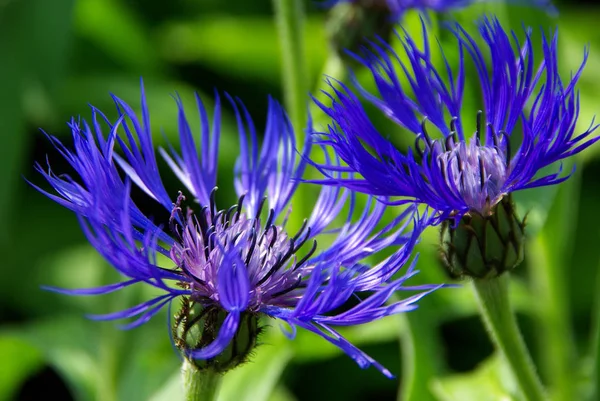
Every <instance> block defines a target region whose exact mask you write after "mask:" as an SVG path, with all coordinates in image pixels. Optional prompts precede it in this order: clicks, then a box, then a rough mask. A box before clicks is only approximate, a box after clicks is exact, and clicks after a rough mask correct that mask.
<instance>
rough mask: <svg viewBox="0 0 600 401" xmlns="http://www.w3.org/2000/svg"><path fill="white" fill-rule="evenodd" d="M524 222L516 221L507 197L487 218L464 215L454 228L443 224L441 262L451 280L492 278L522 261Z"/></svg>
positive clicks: (471, 213)
mask: <svg viewBox="0 0 600 401" xmlns="http://www.w3.org/2000/svg"><path fill="white" fill-rule="evenodd" d="M524 234H525V219H523V220H519V218H518V216H517V214H516V213H515V206H514V203H513V202H512V198H511V196H510V195H509V196H505V197H504V198H502V200H501V201H500V202H498V203H497V204H496V205H495V206H494V207H493V208H492V209H491V210H490V213H489V214H487V215H485V216H484V215H482V214H480V213H478V212H473V211H471V212H469V213H467V214H465V215H464V216H463V217H462V219H461V220H460V221H459V223H458V225H457V226H456V227H453V221H452V220H447V221H444V222H443V223H442V225H441V230H440V242H441V250H440V254H441V258H442V261H443V262H444V264H445V266H446V268H447V270H448V273H449V274H450V276H451V277H453V278H462V277H465V276H468V277H473V278H493V277H497V276H499V275H501V274H502V273H504V272H505V271H510V270H512V269H514V268H515V267H517V266H518V265H519V264H520V263H521V262H522V261H523V253H524V241H525V235H524Z"/></svg>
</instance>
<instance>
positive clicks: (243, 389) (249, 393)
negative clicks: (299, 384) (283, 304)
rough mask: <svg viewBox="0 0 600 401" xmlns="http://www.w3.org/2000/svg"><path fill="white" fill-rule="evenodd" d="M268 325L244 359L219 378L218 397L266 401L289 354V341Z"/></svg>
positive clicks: (232, 400)
mask: <svg viewBox="0 0 600 401" xmlns="http://www.w3.org/2000/svg"><path fill="white" fill-rule="evenodd" d="M272 331H278V330H277V329H272V328H271V329H268V332H267V333H265V334H264V338H263V344H262V345H260V346H259V347H258V348H256V350H255V351H254V353H255V356H253V357H252V358H251V359H250V361H249V362H248V363H246V364H245V365H242V366H240V367H238V368H236V369H234V370H232V371H231V372H228V373H227V374H226V375H225V377H224V378H223V383H222V385H221V389H220V391H219V396H218V397H217V400H218V401H267V400H268V399H269V397H270V395H271V394H272V393H273V389H274V388H275V387H276V386H277V384H278V383H279V378H280V377H281V374H282V373H283V370H284V368H285V367H286V365H287V363H288V362H289V361H290V360H291V358H292V355H293V350H292V346H291V344H290V341H288V340H287V339H286V338H282V337H283V336H282V335H281V333H277V332H276V333H271V332H272Z"/></svg>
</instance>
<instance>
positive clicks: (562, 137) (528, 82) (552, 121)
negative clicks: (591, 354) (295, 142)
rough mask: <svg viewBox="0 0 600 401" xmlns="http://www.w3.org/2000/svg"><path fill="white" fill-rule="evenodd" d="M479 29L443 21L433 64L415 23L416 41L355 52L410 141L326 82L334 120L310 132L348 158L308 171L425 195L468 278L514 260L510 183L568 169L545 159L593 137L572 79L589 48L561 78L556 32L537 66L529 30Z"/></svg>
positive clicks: (517, 250) (403, 198)
mask: <svg viewBox="0 0 600 401" xmlns="http://www.w3.org/2000/svg"><path fill="white" fill-rule="evenodd" d="M478 28H479V29H478V32H479V38H474V37H472V36H471V35H469V34H468V33H467V32H466V30H465V29H463V27H461V26H460V25H459V24H455V25H453V28H451V31H452V33H453V35H454V36H455V37H456V39H457V41H458V45H457V46H456V47H455V48H453V49H452V51H453V52H454V54H455V55H456V56H457V57H456V59H457V60H456V59H453V60H456V61H453V62H450V61H449V60H448V59H447V58H446V56H445V55H444V51H443V50H442V57H441V59H442V60H443V61H442V63H441V65H437V64H436V63H435V62H434V61H433V59H432V52H431V49H430V48H429V45H428V38H427V30H426V26H425V24H423V33H424V40H423V42H424V45H423V48H422V49H420V48H419V47H418V46H417V44H416V43H415V41H414V39H413V38H411V37H410V36H409V35H408V34H406V33H404V34H402V35H398V36H399V39H400V40H401V42H402V46H403V50H404V52H403V54H402V58H400V57H399V56H398V55H396V54H395V53H394V51H393V50H392V49H391V47H390V46H389V45H388V44H386V43H385V42H383V41H380V42H379V43H372V45H371V46H370V48H369V49H365V52H364V54H363V55H360V56H359V55H355V57H356V59H357V60H358V61H360V62H361V63H362V64H363V65H364V66H365V67H367V68H368V69H369V70H370V72H371V74H372V76H373V78H374V82H375V85H376V87H377V92H378V93H377V94H372V93H370V92H369V91H367V90H366V89H365V88H364V87H361V86H360V85H359V84H358V83H356V86H357V90H358V92H360V94H361V95H362V96H364V97H365V98H366V99H367V100H368V101H369V102H370V103H371V104H373V105H375V106H376V107H377V108H378V109H379V110H381V111H382V112H383V113H384V114H385V115H386V116H387V117H388V118H390V119H391V120H392V121H393V122H395V123H396V124H398V125H399V126H400V127H402V128H404V129H406V130H407V131H409V132H411V133H412V134H414V135H415V146H414V148H412V149H409V150H408V152H406V153H403V152H401V151H400V150H398V149H397V148H396V147H395V146H394V145H393V144H392V142H391V141H390V140H388V139H386V138H385V137H384V135H382V134H380V133H379V132H378V131H377V129H376V128H375V127H374V125H373V124H372V123H371V121H370V120H369V118H368V117H367V114H366V113H365V110H364V109H363V107H362V105H361V102H360V101H359V99H358V97H357V96H356V95H355V94H354V93H353V92H352V91H351V90H350V89H349V88H348V87H347V86H345V85H343V84H342V83H339V82H338V83H334V82H332V83H331V88H332V91H333V94H330V95H329V96H330V98H331V100H332V104H331V105H330V106H327V105H324V104H322V103H319V105H320V107H321V108H322V109H323V110H324V111H325V112H326V113H327V114H328V115H329V116H330V117H331V119H332V120H333V123H332V124H330V125H329V129H328V132H325V133H320V135H319V134H315V136H316V137H317V138H319V137H320V138H321V139H320V140H319V139H317V140H316V141H317V142H320V143H321V144H323V145H327V146H329V147H331V148H333V149H334V151H335V153H336V154H337V155H338V156H339V157H340V158H341V159H342V160H343V161H344V162H345V163H346V164H347V166H344V167H340V166H338V165H335V164H331V163H327V162H325V163H321V164H320V165H317V164H316V163H315V164H316V165H317V167H318V168H319V169H320V170H321V172H323V173H324V174H325V175H326V176H325V178H324V179H321V180H315V182H319V183H321V184H326V185H333V186H344V187H346V188H349V189H352V190H355V191H360V192H364V193H367V194H370V195H373V196H383V197H400V199H395V200H392V201H388V202H389V203H390V204H405V203H407V202H416V203H420V204H425V205H427V206H428V207H429V208H431V209H433V210H434V211H435V213H436V217H435V221H434V224H439V223H442V236H443V247H444V249H443V257H444V259H445V262H446V264H448V265H449V267H450V273H452V274H456V275H459V276H462V275H470V276H474V277H481V276H486V275H488V274H492V275H495V274H500V273H502V272H503V271H506V270H510V269H511V268H513V267H515V266H516V265H517V264H518V263H519V262H520V261H521V259H522V254H523V248H522V240H521V239H522V237H523V230H524V226H525V222H524V220H523V221H520V220H519V219H518V218H517V216H516V214H515V211H514V207H513V206H514V205H513V203H512V201H511V194H512V193H513V192H515V191H520V190H524V189H528V188H535V187H541V186H547V185H555V184H558V183H560V182H562V181H564V180H566V179H567V178H568V177H569V174H566V175H563V174H561V170H562V169H561V167H559V168H558V171H557V170H556V168H555V169H554V170H553V172H548V171H547V169H545V168H546V167H549V166H550V167H549V168H550V169H552V165H553V164H554V163H555V162H558V161H560V160H563V159H565V158H568V157H570V156H573V155H575V154H576V153H579V152H581V151H582V150H584V149H585V148H587V147H588V146H590V145H591V144H593V143H594V142H596V141H597V140H598V137H594V138H592V137H590V134H591V133H592V132H593V131H594V130H595V129H596V126H595V125H593V122H592V124H591V125H590V126H589V128H588V129H587V130H585V131H584V132H583V133H580V134H577V135H574V131H575V129H576V123H577V118H578V116H579V99H578V95H577V92H576V90H575V85H576V83H577V81H578V80H579V77H580V75H581V72H582V70H583V67H584V65H585V62H586V59H587V56H588V52H587V50H585V51H584V55H583V62H582V63H581V66H580V67H579V69H578V70H577V71H576V72H575V73H574V74H573V75H572V76H571V77H570V79H569V80H567V81H566V82H563V80H562V79H561V78H560V76H559V73H558V49H557V40H558V37H557V33H555V34H554V36H552V37H551V38H546V37H545V36H544V38H543V39H542V42H541V61H540V62H539V63H538V64H537V66H536V65H535V63H534V50H535V47H534V44H533V39H532V34H531V30H529V29H527V30H526V31H525V38H524V41H523V42H521V41H520V40H519V39H518V37H517V35H516V33H514V32H513V33H512V34H509V33H507V32H506V31H505V30H504V29H503V28H502V26H501V25H500V23H499V22H498V20H497V19H495V18H487V17H486V18H484V19H483V20H481V21H480V22H479V23H478ZM478 39H481V40H482V41H479V40H478ZM486 53H487V54H488V55H489V58H486ZM446 54H448V53H447V52H446ZM468 62H471V63H472V64H473V66H474V73H473V78H474V81H475V82H476V84H477V87H478V89H479V90H480V93H481V109H482V110H480V111H479V112H477V111H476V110H473V111H470V110H467V109H466V107H465V104H464V102H463V98H464V87H465V75H466V71H465V70H466V68H467V63H468ZM453 63H455V65H457V68H456V70H455V71H453V69H452V67H451V64H453ZM395 64H397V65H399V66H400V68H399V69H395V68H394V65H395ZM471 127H472V128H471ZM469 129H473V131H471V132H474V133H473V134H471V135H470V134H469ZM433 134H435V135H436V136H434V135H433ZM340 173H343V174H348V173H351V174H356V173H359V175H360V177H357V176H350V175H348V176H340ZM457 226H460V227H458V228H461V230H458V231H457V230H456V228H457ZM462 226H464V227H462ZM462 228H466V230H462ZM492 244H495V245H492ZM482 259H483V260H482ZM473 266H478V267H473ZM482 266H485V268H483V269H482V268H481V267H482ZM490 271H491V273H490Z"/></svg>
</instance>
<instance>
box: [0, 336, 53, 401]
mask: <svg viewBox="0 0 600 401" xmlns="http://www.w3.org/2000/svg"><path fill="white" fill-rule="evenodd" d="M0 359H1V360H2V363H1V364H0V400H10V399H13V396H14V392H15V391H16V390H17V389H18V387H19V385H20V384H21V383H22V382H23V381H24V380H25V379H26V378H27V377H28V376H30V375H32V374H33V373H34V372H35V371H36V370H37V369H39V368H41V367H42V366H43V364H44V358H43V355H42V353H41V352H40V350H39V349H38V348H37V347H35V346H33V345H32V344H30V343H29V342H27V341H26V340H24V339H22V338H19V337H17V336H12V335H1V334H0Z"/></svg>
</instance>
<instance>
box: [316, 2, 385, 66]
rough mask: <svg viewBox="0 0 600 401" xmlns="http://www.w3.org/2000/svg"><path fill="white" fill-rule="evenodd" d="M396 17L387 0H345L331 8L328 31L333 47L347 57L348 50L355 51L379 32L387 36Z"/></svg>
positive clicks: (381, 35)
mask: <svg viewBox="0 0 600 401" xmlns="http://www.w3.org/2000/svg"><path fill="white" fill-rule="evenodd" d="M393 26H394V20H393V16H392V13H391V10H390V9H389V6H388V4H387V1H386V0H356V1H348V2H346V1H343V2H340V3H339V4H337V5H336V6H335V7H333V8H332V9H331V12H330V13H329V18H328V20H327V33H328V36H329V41H330V43H331V46H332V48H333V49H334V50H335V51H336V52H337V53H338V54H339V56H340V57H342V58H344V59H345V60H346V61H350V60H348V58H349V57H348V56H347V54H346V53H345V50H346V49H347V50H350V51H352V52H356V51H358V50H359V48H360V46H361V45H363V44H364V43H365V39H367V40H371V39H373V38H374V37H376V36H379V37H381V38H382V39H388V38H389V37H390V35H391V33H392V29H393Z"/></svg>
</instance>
